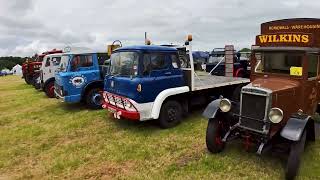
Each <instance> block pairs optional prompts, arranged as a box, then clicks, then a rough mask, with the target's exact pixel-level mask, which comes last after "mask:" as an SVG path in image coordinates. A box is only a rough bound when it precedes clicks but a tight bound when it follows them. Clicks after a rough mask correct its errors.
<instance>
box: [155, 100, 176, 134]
mask: <svg viewBox="0 0 320 180" xmlns="http://www.w3.org/2000/svg"><path fill="white" fill-rule="evenodd" d="M181 116H182V107H181V104H180V103H179V102H177V101H167V102H166V103H165V104H163V105H162V107H161V110H160V116H159V119H158V121H159V125H160V127H161V128H163V129H167V128H171V127H174V126H176V125H178V124H179V123H180V122H181Z"/></svg>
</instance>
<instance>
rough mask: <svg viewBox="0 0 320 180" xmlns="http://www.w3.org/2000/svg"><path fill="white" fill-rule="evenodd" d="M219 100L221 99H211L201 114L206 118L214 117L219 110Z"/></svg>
mask: <svg viewBox="0 0 320 180" xmlns="http://www.w3.org/2000/svg"><path fill="white" fill-rule="evenodd" d="M220 101H221V99H216V100H214V101H212V102H211V103H210V104H208V106H207V107H206V109H205V110H204V111H203V113H202V115H203V116H204V117H206V118H207V119H211V118H214V117H215V116H216V115H217V112H218V111H220V108H219V105H220Z"/></svg>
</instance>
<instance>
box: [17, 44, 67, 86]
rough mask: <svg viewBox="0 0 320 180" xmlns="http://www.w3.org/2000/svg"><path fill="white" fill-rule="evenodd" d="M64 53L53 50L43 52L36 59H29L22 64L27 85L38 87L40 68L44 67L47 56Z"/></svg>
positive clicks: (23, 76)
mask: <svg viewBox="0 0 320 180" xmlns="http://www.w3.org/2000/svg"><path fill="white" fill-rule="evenodd" d="M55 53H62V50H57V49H53V50H51V51H46V52H43V53H42V54H40V55H38V56H37V57H36V58H35V59H30V58H29V59H27V60H26V62H25V63H23V64H22V78H24V79H25V81H26V83H27V84H32V85H36V80H37V78H39V77H40V68H41V65H42V61H43V57H44V56H46V55H47V54H55Z"/></svg>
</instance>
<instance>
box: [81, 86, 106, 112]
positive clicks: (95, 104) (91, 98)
mask: <svg viewBox="0 0 320 180" xmlns="http://www.w3.org/2000/svg"><path fill="white" fill-rule="evenodd" d="M85 98H86V103H87V105H88V107H89V108H91V109H101V108H102V102H103V97H102V90H101V89H100V88H95V89H91V90H90V91H89V92H88V93H87V94H86V97H85Z"/></svg>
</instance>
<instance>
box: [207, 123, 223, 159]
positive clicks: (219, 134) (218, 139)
mask: <svg viewBox="0 0 320 180" xmlns="http://www.w3.org/2000/svg"><path fill="white" fill-rule="evenodd" d="M225 134H226V129H225V127H223V123H222V122H221V121H220V120H219V119H217V118H214V119H209V121H208V127H207V133H206V145H207V148H208V150H209V151H210V152H212V153H219V152H221V151H222V150H223V149H224V146H225V142H223V141H222V139H223V137H224V135H225Z"/></svg>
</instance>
